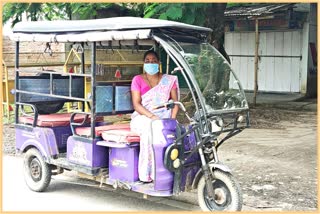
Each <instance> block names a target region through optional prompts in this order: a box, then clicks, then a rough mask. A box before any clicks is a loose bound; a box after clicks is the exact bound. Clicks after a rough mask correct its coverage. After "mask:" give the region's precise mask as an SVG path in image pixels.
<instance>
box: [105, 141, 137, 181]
mask: <svg viewBox="0 0 320 214" xmlns="http://www.w3.org/2000/svg"><path fill="white" fill-rule="evenodd" d="M109 157H110V158H109V177H110V179H118V180H120V181H126V182H135V181H138V180H139V175H138V158H139V146H132V147H127V148H109Z"/></svg>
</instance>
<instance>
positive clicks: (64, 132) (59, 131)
mask: <svg viewBox="0 0 320 214" xmlns="http://www.w3.org/2000/svg"><path fill="white" fill-rule="evenodd" d="M52 130H53V132H54V134H55V136H56V140H57V145H58V148H59V150H64V151H65V149H66V148H67V140H68V137H69V136H71V135H72V131H71V128H70V126H59V127H53V128H52Z"/></svg>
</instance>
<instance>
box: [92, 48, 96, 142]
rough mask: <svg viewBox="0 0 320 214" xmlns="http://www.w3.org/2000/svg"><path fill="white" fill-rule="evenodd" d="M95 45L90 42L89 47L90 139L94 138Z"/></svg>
mask: <svg viewBox="0 0 320 214" xmlns="http://www.w3.org/2000/svg"><path fill="white" fill-rule="evenodd" d="M96 50H97V44H96V42H92V45H91V97H92V104H91V138H92V139H94V138H95V135H96V133H95V126H96V124H95V118H96V115H95V114H96V60H97V55H96V54H97V53H96Z"/></svg>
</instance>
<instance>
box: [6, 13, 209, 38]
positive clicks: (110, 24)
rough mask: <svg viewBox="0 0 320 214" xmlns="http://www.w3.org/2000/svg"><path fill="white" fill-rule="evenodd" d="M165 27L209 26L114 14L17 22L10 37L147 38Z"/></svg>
mask: <svg viewBox="0 0 320 214" xmlns="http://www.w3.org/2000/svg"><path fill="white" fill-rule="evenodd" d="M155 29H166V30H174V31H180V32H186V33H192V32H198V33H201V34H207V33H208V32H210V31H212V30H211V29H210V28H205V27H199V26H194V25H188V24H184V23H179V22H173V21H167V20H160V19H146V18H139V17H114V18H106V19H92V20H60V21H36V22H19V23H17V24H16V25H15V27H14V28H13V35H12V36H11V37H10V38H11V39H12V40H14V41H40V42H86V41H88V42H91V41H110V40H128V39H148V38H150V37H151V34H152V30H155Z"/></svg>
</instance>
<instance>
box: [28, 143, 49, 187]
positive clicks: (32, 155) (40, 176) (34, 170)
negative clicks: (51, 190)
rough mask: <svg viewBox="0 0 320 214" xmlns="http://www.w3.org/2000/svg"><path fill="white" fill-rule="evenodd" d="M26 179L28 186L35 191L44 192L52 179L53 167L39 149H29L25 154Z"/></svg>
mask: <svg viewBox="0 0 320 214" xmlns="http://www.w3.org/2000/svg"><path fill="white" fill-rule="evenodd" d="M24 179H25V182H26V184H27V186H28V187H29V188H30V189H31V190H32V191H35V192H43V191H45V190H46V188H47V187H48V186H49V184H50V181H51V169H50V166H49V164H47V163H46V162H45V161H44V158H43V157H42V155H41V153H40V152H39V150H37V149H36V148H31V149H29V150H28V151H27V152H26V154H25V156H24Z"/></svg>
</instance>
